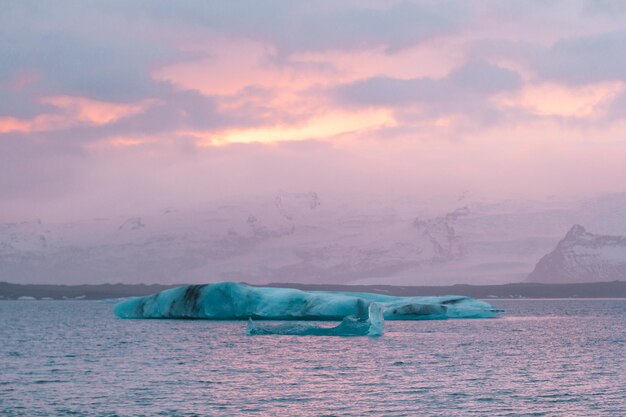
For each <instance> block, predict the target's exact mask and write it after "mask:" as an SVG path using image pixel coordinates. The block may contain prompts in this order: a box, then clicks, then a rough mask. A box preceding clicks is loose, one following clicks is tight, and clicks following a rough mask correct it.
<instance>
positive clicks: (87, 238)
mask: <svg viewBox="0 0 626 417" xmlns="http://www.w3.org/2000/svg"><path fill="white" fill-rule="evenodd" d="M576 223H581V224H586V225H588V226H589V227H592V228H593V230H595V231H598V232H599V233H607V234H608V233H611V232H613V233H615V232H617V233H622V234H626V195H623V194H619V195H608V196H604V197H602V198H597V199H592V200H584V201H558V200H551V201H545V202H518V201H505V202H498V203H481V202H471V201H468V200H467V199H464V200H463V201H453V202H448V203H445V204H443V205H438V206H435V205H432V204H428V203H425V202H424V201H419V200H418V201H412V200H410V199H407V200H405V201H388V200H380V201H367V202H357V201H352V200H346V201H344V202H339V201H333V200H331V199H327V200H326V199H324V197H323V196H319V195H318V194H316V193H280V194H278V195H276V196H268V197H267V198H258V199H255V200H246V201H242V202H233V203H230V204H222V205H215V206H214V207H208V208H206V209H204V210H196V211H188V210H187V211H185V210H180V211H179V210H176V209H171V208H170V209H167V210H162V211H159V212H152V213H135V214H133V215H131V216H127V217H112V218H96V219H90V220H83V221H73V222H68V223H57V224H52V223H47V222H45V221H44V222H42V221H31V222H23V223H10V224H9V223H5V224H0V281H9V282H22V283H66V284H77V283H105V282H111V283H115V282H125V283H141V282H144V283H164V284H165V283H182V282H186V283H195V282H211V281H221V280H236V281H246V282H251V283H268V282H281V281H282V282H307V283H358V284H373V283H388V284H415V285H420V284H440V285H445V284H453V283H476V284H489V283H506V282H517V281H521V280H523V279H525V278H526V277H527V275H528V273H529V272H530V271H532V270H533V268H534V266H535V264H536V263H537V261H538V260H539V259H540V258H541V257H542V256H543V255H544V254H546V253H547V252H549V251H550V250H552V249H553V248H554V246H555V245H556V244H557V242H558V241H559V240H560V239H561V237H562V236H563V235H564V234H565V232H566V231H567V230H568V229H569V228H571V225H572V224H576Z"/></svg>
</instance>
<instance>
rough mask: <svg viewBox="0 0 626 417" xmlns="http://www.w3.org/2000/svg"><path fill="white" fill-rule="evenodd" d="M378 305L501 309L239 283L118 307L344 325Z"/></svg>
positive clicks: (451, 299)
mask: <svg viewBox="0 0 626 417" xmlns="http://www.w3.org/2000/svg"><path fill="white" fill-rule="evenodd" d="M372 303H376V304H377V305H378V306H379V307H380V310H381V312H382V315H383V317H384V319H385V320H433V319H436V320H441V319H448V318H488V317H494V316H495V315H497V313H498V312H500V310H497V309H495V308H493V307H492V306H491V305H490V304H488V303H486V302H484V301H481V300H476V299H473V298H469V297H463V296H438V297H395V296H388V295H381V294H371V293H354V292H332V291H301V290H297V289H292V288H268V287H253V286H249V285H245V284H238V283H234V282H220V283H215V284H204V285H187V286H182V287H177V288H172V289H169V290H165V291H161V292H159V293H157V294H154V295H150V296H145V297H135V298H130V299H127V300H125V301H122V302H120V303H118V304H116V305H115V307H114V313H115V315H116V316H117V317H120V318H133V319H139V318H153V319H208V320H249V319H253V320H304V321H324V320H329V321H341V320H343V319H344V318H346V317H349V316H351V317H357V318H359V317H367V314H368V311H369V309H370V305H371V304H372Z"/></svg>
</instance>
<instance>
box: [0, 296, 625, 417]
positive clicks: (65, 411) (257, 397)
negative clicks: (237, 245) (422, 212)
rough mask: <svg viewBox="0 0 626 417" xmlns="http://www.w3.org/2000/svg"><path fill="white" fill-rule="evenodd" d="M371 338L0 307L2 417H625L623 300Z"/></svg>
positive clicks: (95, 311) (519, 306)
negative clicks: (263, 332) (254, 332)
mask: <svg viewBox="0 0 626 417" xmlns="http://www.w3.org/2000/svg"><path fill="white" fill-rule="evenodd" d="M493 304H494V305H496V306H498V307H501V308H504V309H506V310H507V311H508V314H506V315H505V316H503V318H500V319H491V320H489V319H487V320H449V321H429V322H387V323H386V327H385V331H386V333H385V335H384V336H383V337H381V338H378V339H369V338H331V337H297V336H258V337H249V336H246V335H245V323H244V322H209V321H167V320H120V319H116V318H114V317H113V314H112V311H111V310H112V306H111V305H107V304H98V303H96V302H87V301H82V302H81V301H3V302H0V415H2V416H22V415H23V416H50V415H53V416H54V415H86V416H113V415H121V416H140V415H145V416H155V415H163V416H179V415H268V416H282V415H285V416H295V415H316V416H317V415H338V416H340V415H351V416H352V415H354V416H363V415H394V416H395V415H397V416H401V415H406V416H417V415H420V416H431V415H433V416H435V415H437V416H472V415H477V416H487V415H489V416H492V415H493V416H521V415H534V416H543V415H546V416H556V415H562V416H596V415H597V416H600V415H602V416H626V376H625V373H626V301H625V300H541V301H539V300H525V301H494V302H493Z"/></svg>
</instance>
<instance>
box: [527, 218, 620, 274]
mask: <svg viewBox="0 0 626 417" xmlns="http://www.w3.org/2000/svg"><path fill="white" fill-rule="evenodd" d="M615 280H618V281H626V237H624V236H609V235H596V234H592V233H589V232H587V231H586V230H585V228H584V227H583V226H580V225H574V226H573V227H572V228H571V229H570V231H569V232H567V234H566V235H565V237H564V238H563V240H561V241H560V242H559V243H558V245H557V246H556V249H554V250H553V251H552V252H550V253H549V254H547V255H546V256H544V257H543V258H541V260H540V261H539V263H537V266H536V267H535V269H534V271H533V272H532V273H531V274H530V275H529V276H528V279H527V281H529V282H546V283H572V282H603V281H615Z"/></svg>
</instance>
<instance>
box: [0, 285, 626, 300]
mask: <svg viewBox="0 0 626 417" xmlns="http://www.w3.org/2000/svg"><path fill="white" fill-rule="evenodd" d="M180 285H184V284H175V285H159V284H152V285H146V284H99V285H46V284H15V283H8V282H0V300H15V299H18V298H20V297H34V298H36V299H42V298H47V299H48V298H49V299H54V300H62V299H70V300H76V299H79V300H80V299H84V300H103V299H112V298H125V297H131V296H141V295H150V294H154V293H156V292H159V291H163V290H166V289H168V288H173V287H177V286H180ZM265 286H268V287H285V288H298V289H302V290H311V291H350V292H373V293H379V294H387V295H398V296H418V295H424V296H431V295H450V294H452V295H465V296H468V297H474V298H487V299H489V298H493V299H518V298H535V299H536V298H539V299H540V298H626V281H612V282H596V283H577V284H538V283H515V284H502V285H466V284H457V285H448V286H396V285H333V284H296V283H272V284H268V285H265Z"/></svg>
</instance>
